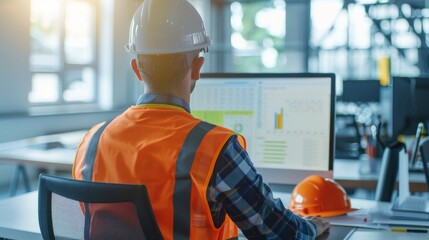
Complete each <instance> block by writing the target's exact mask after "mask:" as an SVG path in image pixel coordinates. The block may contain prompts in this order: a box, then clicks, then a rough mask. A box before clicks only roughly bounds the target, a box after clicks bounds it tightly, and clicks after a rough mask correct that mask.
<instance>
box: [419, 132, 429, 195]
mask: <svg viewBox="0 0 429 240" xmlns="http://www.w3.org/2000/svg"><path fill="white" fill-rule="evenodd" d="M420 154H421V157H422V163H423V172H424V174H425V178H426V187H427V190H428V192H429V169H428V163H429V137H426V138H424V139H423V140H422V142H421V143H420Z"/></svg>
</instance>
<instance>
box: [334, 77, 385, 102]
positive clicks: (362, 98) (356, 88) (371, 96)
mask: <svg viewBox="0 0 429 240" xmlns="http://www.w3.org/2000/svg"><path fill="white" fill-rule="evenodd" d="M339 100H341V101H343V102H356V103H359V102H360V103H370V102H377V103H378V102H380V82H379V81H378V80H344V81H343V93H342V95H341V97H340V99H339Z"/></svg>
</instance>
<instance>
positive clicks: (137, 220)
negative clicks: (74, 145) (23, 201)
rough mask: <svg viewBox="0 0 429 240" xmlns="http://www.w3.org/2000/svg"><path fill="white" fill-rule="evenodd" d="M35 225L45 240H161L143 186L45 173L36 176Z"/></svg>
mask: <svg viewBox="0 0 429 240" xmlns="http://www.w3.org/2000/svg"><path fill="white" fill-rule="evenodd" d="M88 209H89V211H88ZM39 226H40V230H41V232H42V236H43V239H45V240H51V239H52V240H53V239H85V240H89V239H151V240H152V239H155V240H157V239H163V237H162V235H161V232H160V230H159V228H158V224H157V222H156V219H155V216H154V214H153V211H152V207H151V205H150V201H149V196H148V194H147V190H146V187H145V186H144V185H129V184H111V183H98V182H88V181H78V180H73V179H66V178H60V177H53V176H48V175H46V174H41V175H40V177H39Z"/></svg>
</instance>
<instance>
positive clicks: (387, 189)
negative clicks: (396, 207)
mask: <svg viewBox="0 0 429 240" xmlns="http://www.w3.org/2000/svg"><path fill="white" fill-rule="evenodd" d="M403 148H405V144H404V143H402V142H394V143H392V144H391V145H390V146H388V147H387V148H386V149H384V152H383V157H382V159H381V167H380V174H379V175H378V182H377V188H376V190H375V200H377V201H383V202H390V201H391V200H392V194H393V191H394V189H395V185H396V177H397V175H398V167H399V153H400V152H401V150H402V149H403Z"/></svg>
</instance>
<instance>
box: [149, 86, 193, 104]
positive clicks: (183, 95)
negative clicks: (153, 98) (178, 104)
mask: <svg viewBox="0 0 429 240" xmlns="http://www.w3.org/2000/svg"><path fill="white" fill-rule="evenodd" d="M145 93H152V94H162V95H171V96H175V97H178V98H181V99H183V100H185V101H186V102H187V103H188V104H189V102H190V99H191V97H190V93H189V92H188V93H186V92H184V91H177V90H174V91H173V90H170V91H166V90H154V89H148V88H146V90H145Z"/></svg>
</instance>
